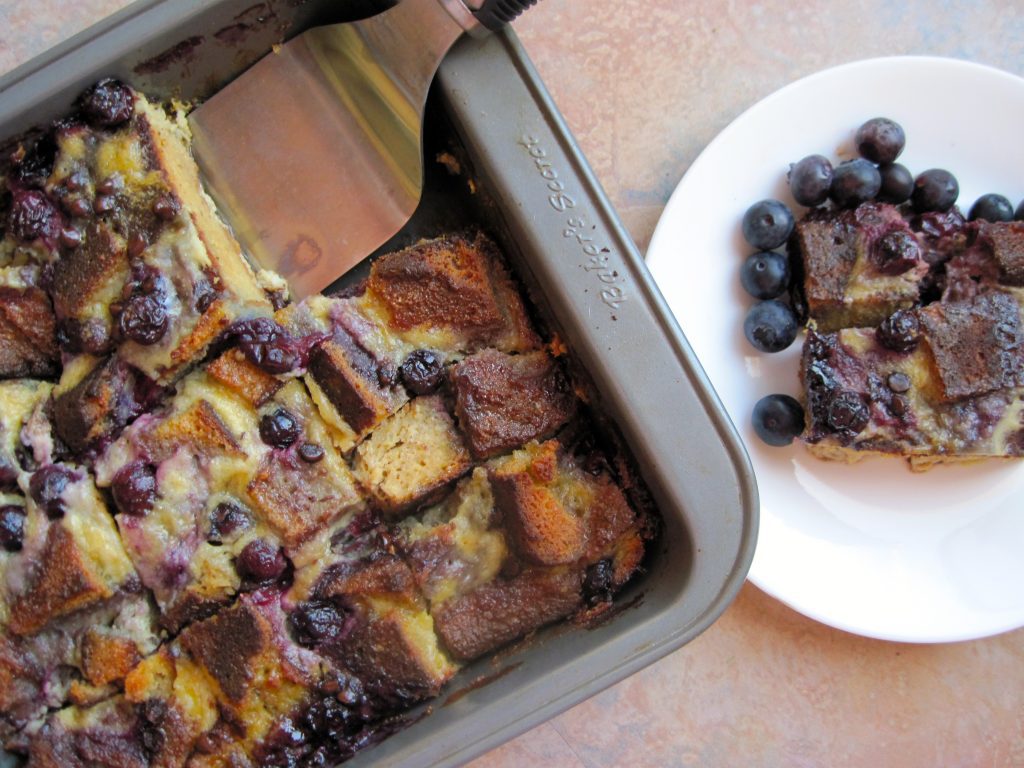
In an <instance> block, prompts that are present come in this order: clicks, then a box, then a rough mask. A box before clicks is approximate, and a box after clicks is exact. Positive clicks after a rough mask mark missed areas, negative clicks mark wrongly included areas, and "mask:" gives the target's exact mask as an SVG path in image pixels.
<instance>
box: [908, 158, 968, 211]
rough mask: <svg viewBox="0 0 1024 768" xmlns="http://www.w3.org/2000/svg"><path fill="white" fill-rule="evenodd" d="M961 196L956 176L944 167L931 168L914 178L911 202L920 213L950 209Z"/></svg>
mask: <svg viewBox="0 0 1024 768" xmlns="http://www.w3.org/2000/svg"><path fill="white" fill-rule="evenodd" d="M959 196H960V184H959V183H958V182H957V180H956V177H955V176H954V175H953V174H952V173H950V172H949V171H947V170H945V169H943V168H931V169H929V170H927V171H924V172H923V173H920V174H918V177H917V178H916V179H914V192H913V194H911V196H910V202H911V204H912V205H913V206H914V210H915V211H917V212H918V213H926V212H927V211H940V212H941V211H948V210H949V209H950V208H952V207H953V203H955V202H956V199H957V197H959Z"/></svg>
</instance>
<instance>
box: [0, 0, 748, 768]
mask: <svg viewBox="0 0 1024 768" xmlns="http://www.w3.org/2000/svg"><path fill="white" fill-rule="evenodd" d="M340 5H342V4H339V3H337V2H336V0H308V1H307V2H295V0H280V2H267V3H259V4H256V5H253V3H252V2H251V0H209V1H207V2H187V3H186V2H182V0H142V1H141V2H137V3H135V4H133V5H131V6H129V7H127V8H125V9H124V10H123V11H121V12H119V13H117V14H114V15H113V16H111V17H109V18H107V19H106V20H104V21H103V22H101V23H100V24H98V25H96V26H94V27H92V28H91V29H89V30H86V31H85V32H83V33H81V34H79V35H77V36H76V37H74V38H72V39H70V40H68V41H66V42H64V43H62V44H61V45H59V46H57V47H56V48H54V49H52V50H50V51H48V52H46V53H44V54H42V55H41V56H39V57H37V58H36V59H34V60H33V61H31V62H29V63H27V64H25V65H23V66H22V67H20V68H18V69H16V70H14V71H13V72H11V73H9V74H8V75H6V76H4V77H3V78H0V145H2V144H3V142H4V140H5V139H8V138H10V137H12V136H14V135H16V134H18V133H20V132H22V131H24V130H26V129H28V128H30V127H31V126H33V125H40V124H45V123H46V122H48V121H49V120H52V119H54V118H56V117H58V116H59V115H61V114H63V113H65V112H67V111H68V110H69V109H70V108H71V105H72V103H73V101H74V98H75V97H76V96H77V95H78V93H79V92H80V91H81V90H82V89H83V88H84V87H85V86H87V85H89V84H90V83H92V82H94V81H95V80H97V79H98V78H100V77H104V76H117V77H120V78H122V79H124V80H126V81H128V82H131V83H132V84H133V85H135V86H136V87H137V88H139V89H140V90H142V91H144V92H146V93H148V94H149V95H151V96H155V97H158V98H170V97H179V98H183V99H196V98H202V97H204V96H208V95H210V94H211V93H214V92H215V91H216V89H217V88H218V87H220V86H222V85H223V84H224V83H225V82H228V81H229V80H230V79H231V78H232V77H234V76H236V75H237V74H238V73H240V72H241V71H242V70H243V69H244V68H245V67H246V66H247V65H248V64H250V63H251V62H252V61H254V60H256V59H257V58H258V57H259V56H262V55H263V54H264V53H266V52H268V51H269V50H270V49H271V46H272V45H273V44H275V43H277V42H280V41H281V40H283V39H286V38H287V37H290V36H292V35H294V34H297V33H298V32H300V31H302V30H303V29H305V28H307V27H308V26H311V25H313V24H322V23H329V22H332V21H341V20H345V19H346V18H352V17H353V16H354V15H366V14H367V13H370V12H373V11H374V10H375V9H377V8H380V7H383V6H385V5H387V3H379V4H377V6H376V7H375V6H373V5H372V4H371V3H368V2H349V3H348V4H345V5H344V7H343V8H342V9H341V10H340V11H339V6H340ZM429 110H430V111H429V114H430V117H429V118H428V133H429V136H428V153H429V154H428V160H432V157H430V156H429V155H436V153H438V152H441V151H445V152H447V151H449V150H451V153H452V156H453V157H455V158H456V159H457V160H458V161H459V166H460V169H461V175H459V176H455V177H449V176H448V175H447V173H445V172H442V171H441V170H439V168H440V166H438V165H437V164H436V163H433V162H430V163H429V165H430V166H432V167H433V171H432V173H431V174H430V177H431V179H433V180H432V181H430V180H428V188H427V191H426V193H425V198H424V202H423V204H422V205H421V210H420V211H418V212H417V215H416V216H414V218H413V220H412V222H410V225H409V227H408V228H407V229H406V230H404V231H403V232H401V233H399V235H397V236H396V239H395V240H394V241H393V242H392V243H390V244H388V245H387V246H385V248H387V247H390V246H393V245H399V244H402V242H403V241H408V240H410V239H414V238H415V237H417V236H419V235H422V234H431V233H432V232H430V230H431V229H436V228H446V227H451V226H457V225H458V224H459V223H460V222H462V221H463V220H464V219H465V218H467V217H468V218H471V219H476V220H478V221H480V222H481V223H482V224H483V225H484V227H485V228H487V229H489V230H490V231H491V232H492V233H494V234H495V235H496V237H497V238H498V239H499V241H500V242H501V244H502V246H503V248H504V250H505V251H506V253H507V254H508V256H509V258H510V260H511V261H512V264H513V267H514V269H515V271H516V272H517V274H518V275H519V277H520V278H521V279H522V280H523V281H524V283H525V284H526V286H527V288H528V289H529V292H530V293H531V295H532V297H533V299H534V301H535V303H537V304H538V306H539V309H540V311H541V313H542V315H543V316H544V319H545V320H546V321H547V322H548V323H549V324H550V325H551V327H552V328H553V329H555V330H556V331H557V332H558V333H559V335H560V336H561V337H562V338H563V339H564V340H565V341H566V343H567V345H568V347H569V348H570V349H571V350H572V354H573V355H574V357H575V359H576V361H578V363H579V364H580V365H581V366H582V367H583V369H584V370H585V371H586V372H587V373H588V376H589V378H590V380H591V381H592V383H593V389H594V392H595V395H594V397H595V400H596V403H595V406H596V410H597V411H599V412H601V413H603V414H605V415H606V416H607V417H609V419H610V420H611V422H612V423H613V424H614V426H615V429H616V431H617V432H619V433H620V434H621V437H622V438H623V439H624V441H625V443H626V444H627V446H628V448H629V450H630V451H631V452H632V454H633V456H634V458H635V460H636V464H637V466H638V468H639V470H640V472H641V474H642V475H643V478H644V480H645V481H646V483H647V485H648V487H649V489H650V491H651V494H652V496H653V497H654V500H655V502H656V504H657V506H658V509H659V512H660V515H661V518H662V520H663V530H662V534H661V537H660V539H659V540H658V541H657V542H656V544H655V546H654V548H653V551H652V552H651V553H650V556H649V559H648V563H647V570H646V573H645V574H644V575H643V576H642V577H641V578H639V579H637V580H636V581H635V582H634V583H633V584H632V585H631V586H630V587H629V588H628V589H627V590H625V591H624V592H623V593H622V594H621V595H620V596H619V597H618V598H617V604H618V605H619V606H620V607H619V609H618V610H617V611H616V612H615V614H614V616H613V617H612V618H611V619H610V620H608V621H605V622H603V623H601V624H599V625H597V626H592V627H589V628H572V627H571V625H570V626H569V628H568V629H567V628H566V626H555V627H552V628H549V629H547V630H545V631H542V632H540V633H538V634H537V635H536V636H535V637H534V638H532V639H531V640H530V641H529V642H528V643H522V644H519V645H517V646H514V647H513V648H512V649H510V650H506V651H504V652H502V653H500V654H499V655H498V656H497V657H495V658H492V659H483V660H479V661H478V662H476V663H474V664H472V665H470V666H469V667H467V668H466V669H464V670H463V671H462V672H461V673H460V674H459V675H458V676H457V677H456V678H455V679H454V680H453V681H452V682H451V683H450V684H449V686H448V687H447V689H446V691H445V692H444V693H443V694H442V695H441V697H439V698H438V699H437V700H435V701H434V702H431V703H430V705H428V707H427V709H429V711H430V714H429V716H427V717H423V718H420V719H418V720H416V721H415V722H414V723H413V724H412V725H411V726H410V727H408V728H407V729H405V730H403V731H401V732H400V733H398V734H397V735H395V736H393V737H392V738H390V739H388V740H387V741H385V742H384V743H383V744H381V745H379V746H377V747H374V748H372V749H370V750H367V751H366V752H364V753H362V754H361V755H358V756H357V757H356V758H355V759H354V760H353V761H351V762H350V763H348V765H353V766H358V765H367V764H370V763H374V762H377V761H381V762H384V763H387V764H388V765H401V766H414V765H456V764H460V763H462V762H465V761H467V760H469V759H471V758H473V757H475V756H477V755H480V754H482V753H483V752H485V751H487V750H489V749H491V748H493V747H495V746H497V745H498V744H500V743H502V742H503V741H505V740H507V739H510V738H512V737H514V736H516V735H518V734H520V733H522V732H524V731H526V730H527V729H529V728H531V727H532V726H534V725H536V724H538V723H540V722H542V721H544V720H546V719H548V718H550V717H552V716H554V715H556V714H558V713H559V712H561V711H563V710H565V709H567V708H569V707H571V706H572V705H574V704H576V703H578V702H580V701H582V700H583V699H585V698H587V697H588V696H591V695H592V694H594V693H596V692H598V691H600V690H601V689H603V688H605V687H607V686H609V685H611V684H613V683H615V682H617V681H618V680H621V679H622V678H624V677H626V676H628V675H630V674H632V673H633V672H635V671H637V670H638V669H640V668H642V667H644V666H646V665H647V664H650V663H651V662H653V661H655V660H656V659H658V658H660V657H662V656H664V655H665V654H667V653H669V652H671V651H673V650H675V649H676V648H679V647H680V646H682V645H684V644H685V643H687V642H688V641H690V640H692V639H693V638H694V637H696V636H697V635H698V634H699V633H700V632H702V631H703V630H704V629H706V628H707V627H708V626H709V625H710V624H711V623H712V622H713V621H714V620H715V619H716V618H717V617H718V616H719V615H720V614H721V613H722V611H724V610H725V608H726V606H727V605H728V604H729V602H730V601H731V600H732V599H733V597H734V596H735V595H736V592H737V591H738V590H739V588H740V585H741V584H742V582H743V579H744V578H745V576H746V572H747V569H748V567H749V564H750V560H751V557H752V555H753V551H754V543H755V539H756V532H757V510H758V499H757V489H756V486H755V483H754V478H753V475H752V472H751V469H750V465H749V461H748V459H747V456H746V453H745V452H744V450H743V447H742V445H741V443H740V441H739V439H738V437H737V436H736V433H735V430H734V429H733V427H732V425H731V424H730V422H729V420H728V417H727V416H726V415H725V412H724V411H723V409H722V407H721V405H720V403H719V401H718V399H717V397H716V396H715V394H714V392H713V391H712V389H711V387H710V385H709V383H708V381H707V379H706V377H705V376H704V373H703V371H702V370H701V368H700V366H699V364H698V362H697V361H696V359H695V358H694V356H693V353H692V351H691V350H690V348H689V346H688V345H687V343H686V340H685V339H684V337H683V335H682V333H681V331H680V330H679V327H678V325H677V324H676V323H675V321H674V319H673V318H672V315H671V313H670V312H669V310H668V309H667V307H666V305H665V303H664V300H663V299H662V297H661V295H660V293H659V292H658V290H657V289H656V288H655V286H654V284H653V281H652V280H651V277H650V275H649V274H648V272H647V269H646V267H645V266H644V264H643V261H642V259H641V257H640V255H639V253H638V252H637V249H636V246H635V245H634V244H633V243H632V241H631V240H630V238H629V236H628V234H627V233H626V232H625V230H624V228H623V226H622V224H621V223H620V222H619V220H618V218H617V217H616V215H615V213H614V211H613V210H612V208H611V205H610V204H609V202H608V200H607V198H606V196H605V194H604V192H603V191H602V189H601V187H600V185H599V184H598V182H597V181H596V179H595V178H594V176H593V173H592V172H591V170H590V168H589V167H588V165H587V163H586V161H585V160H584V158H583V156H582V155H581V153H580V151H579V148H578V147H577V146H576V143H575V141H574V140H573V138H572V136H571V135H570V133H569V131H568V129H567V128H566V126H565V124H564V122H563V120H562V118H561V116H560V115H559V113H558V110H557V109H556V107H555V106H554V104H553V103H552V101H551V98H550V96H549V95H548V93H547V91H546V90H545V88H544V86H543V84H542V82H541V81H540V79H539V77H538V76H537V73H536V72H535V71H534V69H533V67H532V65H531V64H530V62H529V60H528V59H527V56H526V54H525V53H524V51H523V49H522V48H521V46H520V45H519V43H518V41H517V39H516V37H515V34H514V33H513V32H511V31H506V32H504V33H502V34H498V35H492V36H490V37H489V38H486V39H482V40H475V39H470V38H466V39H464V40H462V41H461V42H460V43H459V44H457V45H456V47H455V48H454V49H453V50H452V52H451V53H450V54H449V56H448V58H447V59H446V60H445V62H444V63H443V64H442V66H441V70H440V72H439V74H438V78H437V82H436V83H435V85H434V90H433V92H432V94H431V98H430V104H429ZM267 117H268V119H273V116H272V115H268V116H267ZM449 165H451V164H449ZM339 194H344V189H343V188H339ZM483 683H486V684H483ZM0 763H3V758H2V756H0Z"/></svg>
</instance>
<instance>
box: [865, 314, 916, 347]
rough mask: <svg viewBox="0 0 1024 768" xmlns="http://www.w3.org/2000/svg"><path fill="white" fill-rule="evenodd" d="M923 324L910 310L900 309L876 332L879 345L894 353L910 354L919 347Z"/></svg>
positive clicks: (886, 319) (883, 322)
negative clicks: (918, 341) (918, 342)
mask: <svg viewBox="0 0 1024 768" xmlns="http://www.w3.org/2000/svg"><path fill="white" fill-rule="evenodd" d="M920 335H921V324H920V322H919V321H918V319H917V315H916V314H915V313H914V312H913V311H912V310H909V309H899V310H896V311H895V312H893V313H892V314H891V315H889V317H887V318H885V320H883V321H882V322H881V324H880V325H879V326H878V328H877V330H876V331H875V338H876V339H877V340H878V343H879V344H881V345H882V346H883V347H885V348H886V349H891V350H893V351H894V352H909V351H910V350H912V349H913V348H914V347H916V346H917V340H918V338H919V337H920Z"/></svg>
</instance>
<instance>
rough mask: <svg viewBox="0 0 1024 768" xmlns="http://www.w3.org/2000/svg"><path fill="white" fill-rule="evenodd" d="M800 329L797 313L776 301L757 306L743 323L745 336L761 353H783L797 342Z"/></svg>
mask: <svg viewBox="0 0 1024 768" xmlns="http://www.w3.org/2000/svg"><path fill="white" fill-rule="evenodd" d="M799 329H800V324H799V323H798V322H797V318H796V313H795V312H794V311H793V310H792V309H791V308H790V307H789V305H787V304H783V303H782V302H781V301H777V300H776V299H769V300H768V301H762V302H760V303H759V304H755V305H754V306H752V307H751V308H750V311H749V312H747V317H746V319H744V321H743V335H744V336H746V337H747V341H749V342H750V343H751V344H752V345H753V346H754V348H755V349H757V350H759V351H761V352H781V351H782V350H784V349H785V348H786V347H788V346H789V345H790V344H792V343H793V342H794V341H795V340H796V334H797V332H798V331H799Z"/></svg>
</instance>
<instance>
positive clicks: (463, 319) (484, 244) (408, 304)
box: [367, 234, 539, 352]
mask: <svg viewBox="0 0 1024 768" xmlns="http://www.w3.org/2000/svg"><path fill="white" fill-rule="evenodd" d="M367 292H368V293H370V294H372V295H373V296H376V297H377V298H378V299H379V300H380V301H381V303H382V304H383V305H384V306H385V307H386V309H387V311H388V322H389V324H390V326H391V328H392V330H394V331H396V332H398V333H400V334H401V333H404V332H410V331H413V330H416V329H423V330H440V329H449V331H450V332H451V334H453V337H452V341H453V343H454V344H455V345H456V346H465V347H466V348H467V349H470V350H472V349H480V348H482V347H484V346H487V345H491V346H495V347H498V348H499V349H502V350H503V351H506V352H513V351H526V350H528V349H534V348H536V347H537V346H538V345H539V340H538V339H537V336H536V333H535V332H534V331H533V329H532V327H531V325H530V322H529V319H528V318H527V315H526V310H525V307H524V306H523V303H522V300H521V299H520V298H519V296H518V292H517V291H516V290H515V288H514V286H512V284H511V281H510V279H509V277H508V274H507V273H506V272H505V270H504V268H503V267H502V266H501V264H500V263H499V261H498V251H497V247H496V246H495V245H494V243H493V242H492V241H491V240H490V239H489V238H487V237H486V236H484V235H482V234H477V235H475V237H474V238H473V239H472V240H471V239H469V238H468V237H465V236H462V235H451V236H445V237H439V238H436V239H434V240H426V241H423V242H420V243H417V244H416V245H413V246H411V247H409V248H406V249H405V250H402V251H397V252H395V253H391V254H387V255H385V256H382V257H380V258H379V259H377V261H375V262H374V264H373V267H372V268H371V270H370V278H369V281H368V283H367ZM442 346H444V345H442Z"/></svg>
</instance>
